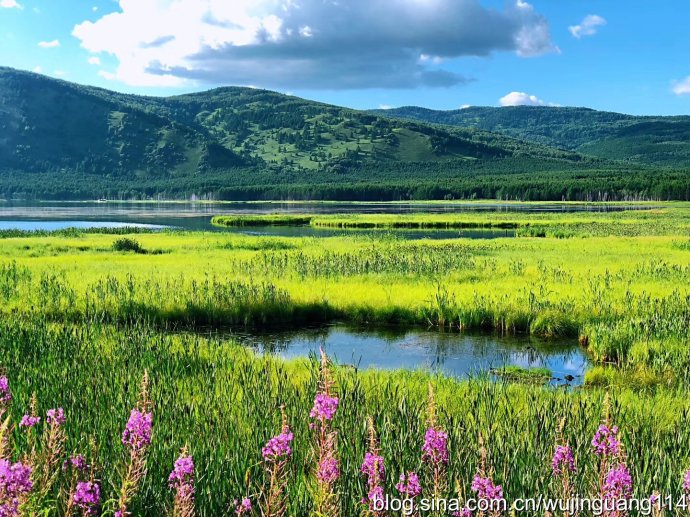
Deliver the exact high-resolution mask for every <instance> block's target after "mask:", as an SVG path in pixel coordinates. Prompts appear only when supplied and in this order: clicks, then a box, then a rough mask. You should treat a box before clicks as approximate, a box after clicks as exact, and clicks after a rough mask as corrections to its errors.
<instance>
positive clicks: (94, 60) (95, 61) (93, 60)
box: [87, 56, 101, 65]
mask: <svg viewBox="0 0 690 517" xmlns="http://www.w3.org/2000/svg"><path fill="white" fill-rule="evenodd" d="M87 62H88V63H89V64H90V65H100V64H101V58H99V57H98V56H91V57H90V58H89V59H88V60H87Z"/></svg>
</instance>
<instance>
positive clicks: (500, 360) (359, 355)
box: [233, 325, 588, 384]
mask: <svg viewBox="0 0 690 517" xmlns="http://www.w3.org/2000/svg"><path fill="white" fill-rule="evenodd" d="M233 337H234V338H235V339H237V340H238V341H240V342H241V343H243V344H245V345H247V346H249V347H252V348H254V349H255V350H257V351H259V352H261V353H273V354H277V355H279V356H281V357H285V358H294V357H306V356H308V355H309V354H313V353H318V350H319V347H323V348H324V349H325V350H326V352H327V353H328V354H329V355H331V356H332V357H335V358H336V359H337V361H338V362H339V363H341V364H347V365H351V366H353V367H356V368H385V369H399V368H404V369H410V370H414V369H420V368H421V369H425V370H430V371H439V372H443V373H446V374H448V375H452V376H457V377H466V376H468V375H476V374H479V373H482V372H488V371H490V370H491V369H494V368H502V367H504V366H508V365H516V366H521V367H525V368H535V367H545V368H548V369H549V370H550V371H551V372H552V376H553V379H552V380H551V383H552V384H562V383H565V382H566V378H567V379H570V381H571V382H570V383H571V384H579V383H581V382H582V375H583V373H584V370H585V368H586V367H587V364H588V361H587V358H586V357H585V355H584V354H583V352H582V350H581V349H580V348H579V347H578V345H577V342H576V341H575V340H556V341H554V340H539V339H535V338H532V337H528V336H509V337H499V336H494V335H486V334H456V333H440V332H436V331H424V330H396V329H389V328H386V329H356V328H350V327H346V326H341V325H335V326H329V327H321V328H315V329H304V330H299V331H290V332H272V333H266V334H234V335H233Z"/></svg>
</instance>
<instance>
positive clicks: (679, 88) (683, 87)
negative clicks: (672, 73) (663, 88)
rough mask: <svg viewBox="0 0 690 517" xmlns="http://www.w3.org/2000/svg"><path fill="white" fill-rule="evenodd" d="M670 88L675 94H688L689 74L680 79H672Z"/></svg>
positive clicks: (689, 88) (689, 90)
mask: <svg viewBox="0 0 690 517" xmlns="http://www.w3.org/2000/svg"><path fill="white" fill-rule="evenodd" d="M672 90H673V93H675V94H676V95H690V75H689V76H687V77H686V78H685V79H683V80H681V81H674V83H673V88H672Z"/></svg>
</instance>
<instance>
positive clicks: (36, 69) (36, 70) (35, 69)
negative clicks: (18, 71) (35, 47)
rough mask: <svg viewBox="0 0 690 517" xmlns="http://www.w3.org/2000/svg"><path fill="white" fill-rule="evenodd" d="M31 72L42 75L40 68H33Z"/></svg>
mask: <svg viewBox="0 0 690 517" xmlns="http://www.w3.org/2000/svg"><path fill="white" fill-rule="evenodd" d="M33 72H34V73H36V74H42V73H43V68H42V67H40V66H35V67H34V69H33Z"/></svg>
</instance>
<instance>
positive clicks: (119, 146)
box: [0, 67, 690, 200]
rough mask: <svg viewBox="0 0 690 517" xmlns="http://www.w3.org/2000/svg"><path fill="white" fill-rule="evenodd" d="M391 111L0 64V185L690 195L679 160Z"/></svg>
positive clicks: (369, 195) (69, 190)
mask: <svg viewBox="0 0 690 517" xmlns="http://www.w3.org/2000/svg"><path fill="white" fill-rule="evenodd" d="M430 113H433V112H429V113H426V112H425V117H427V118H432V117H431V115H430ZM392 114H393V113H390V112H385V113H380V114H379V113H371V112H364V111H357V110H352V109H348V108H343V107H338V106H331V105H327V104H323V103H319V102H314V101H309V100H305V99H300V98H297V97H293V96H289V95H283V94H280V93H276V92H271V91H266V90H259V89H253V88H240V87H223V88H216V89H213V90H209V91H206V92H200V93H192V94H186V95H178V96H173V97H147V96H138V95H127V94H121V93H116V92H112V91H109V90H105V89H102V88H95V87H91V86H83V85H78V84H74V83H70V82H66V81H62V80H57V79H52V78H48V77H46V76H42V75H38V74H34V73H31V72H24V71H18V70H14V69H10V68H2V67H0V196H4V197H5V198H15V197H19V198H39V199H90V198H91V199H92V198H94V197H96V198H100V197H118V198H133V197H136V198H140V197H162V198H169V197H190V196H192V195H194V196H207V197H213V198H222V199H341V200H344V199H356V200H388V199H439V198H444V199H453V198H468V197H469V198H475V197H480V198H486V197H490V198H493V197H503V198H514V199H518V198H524V199H594V198H601V199H611V198H623V199H632V198H638V197H662V196H665V197H669V196H671V197H679V196H680V197H683V196H686V194H685V190H683V189H684V185H685V176H684V174H681V173H676V172H671V173H669V172H663V174H659V173H657V171H651V170H649V169H647V168H645V167H644V166H642V165H639V166H638V165H630V164H628V163H620V162H616V161H611V160H608V159H602V158H598V157H592V156H586V155H584V154H582V153H580V152H577V151H574V150H571V149H568V148H562V149H557V148H555V147H553V146H549V145H546V144H545V143H544V142H545V141H546V140H545V139H544V138H541V139H539V138H535V139H534V140H536V141H528V139H527V137H528V136H529V135H518V134H517V133H518V132H517V131H513V132H514V133H516V134H515V135H512V134H502V133H501V132H498V131H497V132H490V131H487V130H485V129H484V128H483V127H479V126H482V124H479V123H475V124H473V125H472V124H468V125H470V126H472V127H453V126H449V125H439V124H438V120H429V121H419V120H405V119H402V118H391V116H390V115H392ZM409 114H410V113H408V115H409ZM414 114H415V116H418V117H420V118H421V115H420V114H419V112H418V110H417V111H415V113H414ZM384 115H385V116H384ZM427 115H428V116H427ZM408 118H410V117H408ZM444 121H446V120H445V119H444ZM446 122H447V121H446ZM505 125H506V126H507V124H505ZM555 126H557V124H556V123H555V122H554V127H555ZM502 129H503V133H508V131H507V130H506V128H502ZM516 136H519V138H516ZM561 147H565V146H561ZM688 195H690V193H689V194H688Z"/></svg>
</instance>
